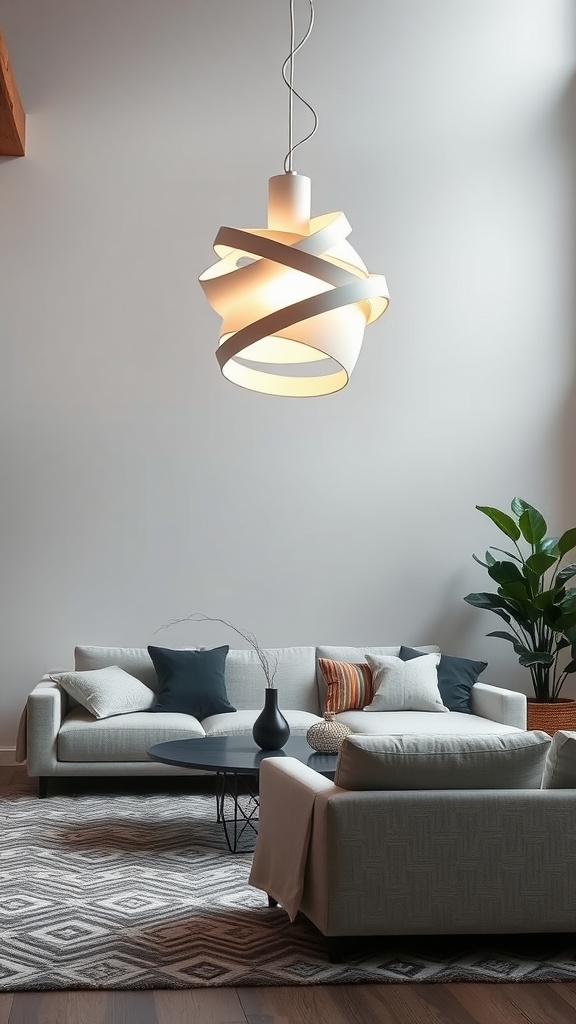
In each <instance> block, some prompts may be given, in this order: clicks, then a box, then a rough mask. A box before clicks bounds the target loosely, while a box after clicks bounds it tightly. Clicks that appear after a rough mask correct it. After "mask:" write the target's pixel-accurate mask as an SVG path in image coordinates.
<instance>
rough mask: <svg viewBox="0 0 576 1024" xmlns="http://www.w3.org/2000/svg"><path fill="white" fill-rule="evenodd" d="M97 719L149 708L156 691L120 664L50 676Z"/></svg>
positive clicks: (155, 698) (153, 700)
mask: <svg viewBox="0 0 576 1024" xmlns="http://www.w3.org/2000/svg"><path fill="white" fill-rule="evenodd" d="M50 679H53V680H54V682H56V683H59V684H60V686H61V687H62V689H64V690H66V693H69V694H70V696H71V697H74V700H77V701H78V703H79V704H81V705H82V707H84V708H86V710H87V711H89V712H90V714H91V715H94V717H95V718H111V717H112V715H126V714H129V713H130V712H131V711H148V709H149V708H151V707H152V705H153V704H156V702H157V700H158V698H157V696H156V694H155V693H154V692H153V690H151V689H150V687H149V686H146V685H145V683H141V682H140V680H139V679H136V678H135V677H134V676H131V675H130V674H129V673H128V672H125V671H124V669H123V668H118V665H110V666H108V668H97V669H93V670H89V671H88V672H57V673H55V674H54V675H51V676H50Z"/></svg>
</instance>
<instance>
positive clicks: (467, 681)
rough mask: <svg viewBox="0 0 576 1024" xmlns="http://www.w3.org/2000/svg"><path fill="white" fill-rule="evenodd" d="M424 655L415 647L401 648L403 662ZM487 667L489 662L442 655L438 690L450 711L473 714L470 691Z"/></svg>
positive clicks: (439, 666)
mask: <svg viewBox="0 0 576 1024" xmlns="http://www.w3.org/2000/svg"><path fill="white" fill-rule="evenodd" d="M424 653H425V652H424V651H416V650H415V649H414V648H413V647H401V648H400V657H401V658H402V661H412V658H421V657H422V655H423V654H424ZM487 665H488V662H487V661H470V659H469V658H454V657H452V655H450V654H442V655H441V657H440V662H439V665H438V689H439V690H440V696H441V697H442V703H443V704H445V705H446V707H447V708H448V709H449V710H450V711H460V713H461V714H463V715H471V714H472V709H471V707H470V690H471V689H472V687H473V686H474V683H475V682H477V680H478V676H479V675H480V673H481V672H483V671H484V669H485V668H486V667H487Z"/></svg>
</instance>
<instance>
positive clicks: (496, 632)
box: [486, 629, 518, 646]
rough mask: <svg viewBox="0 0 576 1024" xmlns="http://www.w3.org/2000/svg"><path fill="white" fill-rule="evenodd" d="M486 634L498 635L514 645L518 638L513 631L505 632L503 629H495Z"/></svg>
mask: <svg viewBox="0 0 576 1024" xmlns="http://www.w3.org/2000/svg"><path fill="white" fill-rule="evenodd" d="M486 636H498V637H500V639H501V640H509V641H510V643H511V644H513V645H514V646H516V644H517V643H518V638H517V637H515V636H514V634H513V633H506V632H504V630H503V629H495V630H494V632H493V633H486Z"/></svg>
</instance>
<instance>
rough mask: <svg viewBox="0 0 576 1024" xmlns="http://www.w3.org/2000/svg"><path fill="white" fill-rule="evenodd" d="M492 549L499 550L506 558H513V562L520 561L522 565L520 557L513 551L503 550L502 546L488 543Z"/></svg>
mask: <svg viewBox="0 0 576 1024" xmlns="http://www.w3.org/2000/svg"><path fill="white" fill-rule="evenodd" d="M490 548H491V550H492V551H499V552H500V554H501V555H506V557H507V558H513V559H514V561H515V562H520V565H523V562H522V559H521V558H519V557H518V555H515V554H514V552H513V551H504V548H495V547H494V545H493V544H491V545H490Z"/></svg>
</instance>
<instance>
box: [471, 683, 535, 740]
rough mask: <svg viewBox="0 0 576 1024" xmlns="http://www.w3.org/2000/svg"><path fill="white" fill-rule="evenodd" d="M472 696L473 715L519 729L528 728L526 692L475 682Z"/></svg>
mask: <svg viewBox="0 0 576 1024" xmlns="http://www.w3.org/2000/svg"><path fill="white" fill-rule="evenodd" d="M471 697H472V699H471V708H472V714H473V715H479V717H480V718H488V719H489V720H490V721H491V722H500V723H501V724H502V725H513V726H515V727H516V728H517V729H525V728H526V708H527V704H526V694H524V693H519V692H518V690H505V689H504V688H503V687H501V686H490V684H489V683H474V686H473V687H472V690H471Z"/></svg>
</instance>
